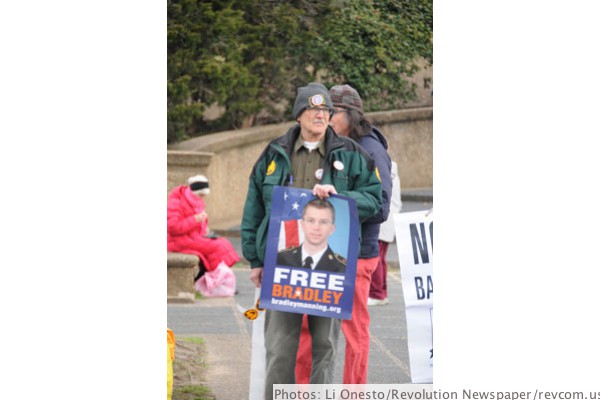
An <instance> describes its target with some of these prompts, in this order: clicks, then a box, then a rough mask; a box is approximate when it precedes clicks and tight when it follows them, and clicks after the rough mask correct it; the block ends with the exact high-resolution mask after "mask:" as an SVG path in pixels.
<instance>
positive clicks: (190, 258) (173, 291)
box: [167, 253, 200, 303]
mask: <svg viewBox="0 0 600 400" xmlns="http://www.w3.org/2000/svg"><path fill="white" fill-rule="evenodd" d="M199 261H200V260H199V259H198V256H195V255H192V254H183V253H167V303H193V302H194V301H195V299H196V289H195V288H194V276H195V273H196V272H197V268H196V267H197V266H198V262H199Z"/></svg>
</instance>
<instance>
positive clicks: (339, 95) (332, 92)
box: [329, 85, 363, 114]
mask: <svg viewBox="0 0 600 400" xmlns="http://www.w3.org/2000/svg"><path fill="white" fill-rule="evenodd" d="M329 96H330V97H331V101H332V102H333V105H334V106H335V107H340V108H345V109H348V110H356V111H358V112H360V113H361V114H362V113H363V103H362V100H361V98H360V95H359V94H358V92H357V91H356V89H354V88H353V87H352V86H350V85H335V86H333V87H332V88H331V89H329Z"/></svg>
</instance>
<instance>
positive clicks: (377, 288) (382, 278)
mask: <svg viewBox="0 0 600 400" xmlns="http://www.w3.org/2000/svg"><path fill="white" fill-rule="evenodd" d="M389 245H390V244H389V243H388V242H382V241H381V240H380V241H379V260H378V262H377V268H375V271H374V272H373V276H372V277H371V289H370V290H369V297H371V298H373V299H377V300H383V299H387V262H386V261H385V257H386V256H387V251H388V247H389Z"/></svg>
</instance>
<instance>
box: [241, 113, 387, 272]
mask: <svg viewBox="0 0 600 400" xmlns="http://www.w3.org/2000/svg"><path fill="white" fill-rule="evenodd" d="M299 135H300V125H295V126H293V127H292V128H290V129H289V130H288V131H287V132H286V133H285V134H284V135H283V136H281V137H279V138H277V139H274V140H273V141H271V143H269V144H268V145H267V147H266V148H265V149H264V151H263V152H262V154H261V155H260V156H259V157H258V160H257V161H256V163H255V164H254V167H253V168H252V173H251V174H250V181H249V183H248V194H247V197H246V204H245V205H244V214H243V216H242V250H243V254H244V257H245V258H246V259H247V260H248V261H249V262H250V266H251V267H252V268H256V267H262V266H263V265H264V258H265V248H266V242H267V232H268V227H269V214H270V213H271V201H272V195H273V188H274V187H275V186H285V185H286V184H287V182H289V179H290V171H291V162H290V154H291V152H292V151H293V146H294V143H295V141H296V139H297V138H298V136H299ZM324 140H325V153H326V154H325V164H324V166H323V177H322V179H321V184H331V185H333V186H334V187H335V189H336V191H337V192H338V194H339V195H341V196H346V197H350V198H352V199H354V200H355V201H356V207H357V209H358V218H359V220H360V222H361V223H362V221H365V220H366V219H368V218H369V217H371V216H373V215H375V214H376V213H377V212H378V211H379V209H380V208H381V182H380V181H379V178H378V177H377V175H376V173H375V162H374V161H373V159H372V158H371V157H370V156H369V154H368V153H367V152H366V151H365V150H364V149H362V148H361V147H360V146H359V145H357V144H356V142H354V141H353V140H351V139H349V138H346V137H342V136H338V135H337V134H336V133H335V132H334V131H333V129H331V128H330V127H328V128H327V131H326V132H325V138H324ZM335 161H340V162H341V163H342V165H343V166H344V168H343V169H342V170H338V169H335V168H333V163H334V162H335Z"/></svg>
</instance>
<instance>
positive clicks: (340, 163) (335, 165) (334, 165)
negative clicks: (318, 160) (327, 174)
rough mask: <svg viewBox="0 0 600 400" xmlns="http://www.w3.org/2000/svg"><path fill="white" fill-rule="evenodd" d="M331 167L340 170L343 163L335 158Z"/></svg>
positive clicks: (342, 167)
mask: <svg viewBox="0 0 600 400" xmlns="http://www.w3.org/2000/svg"><path fill="white" fill-rule="evenodd" d="M333 168H335V169H337V170H338V171H342V170H343V169H344V164H343V163H342V162H341V161H340V160H336V161H334V162H333Z"/></svg>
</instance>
